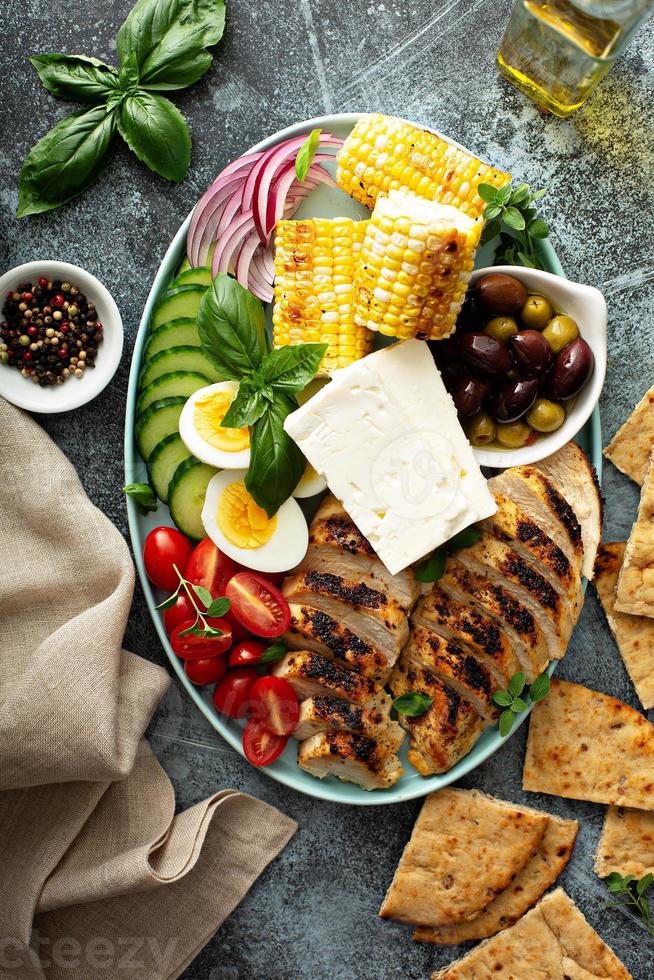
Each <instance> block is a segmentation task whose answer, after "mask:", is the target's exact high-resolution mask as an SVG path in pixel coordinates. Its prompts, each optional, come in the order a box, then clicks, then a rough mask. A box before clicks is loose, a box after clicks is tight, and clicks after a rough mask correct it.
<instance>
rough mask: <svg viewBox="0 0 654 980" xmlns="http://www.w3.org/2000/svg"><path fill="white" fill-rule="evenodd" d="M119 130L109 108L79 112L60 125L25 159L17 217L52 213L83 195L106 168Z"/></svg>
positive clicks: (21, 175) (66, 118) (101, 107)
mask: <svg viewBox="0 0 654 980" xmlns="http://www.w3.org/2000/svg"><path fill="white" fill-rule="evenodd" d="M115 130H116V122H115V118H114V115H113V113H112V112H111V111H108V110H107V109H106V107H105V106H96V107H95V108H93V109H79V110H78V111H77V112H72V113H71V114H70V115H69V116H66V117H65V118H64V119H62V120H61V121H60V122H58V123H57V125H56V126H55V127H54V128H53V129H51V130H50V132H49V133H47V134H46V135H45V136H44V137H43V139H40V140H39V142H38V143H37V144H36V146H33V147H32V149H31V150H30V152H29V153H28V154H27V157H26V158H25V162H24V163H23V166H22V168H21V171H20V182H19V192H18V210H17V212H16V215H17V217H19V218H24V217H25V215H28V214H41V213H42V212H43V211H51V210H52V209H53V208H58V207H59V206H60V205H61V204H64V203H65V202H66V201H69V200H70V199H71V197H75V196H76V195H77V194H81V192H82V191H83V190H85V189H86V188H87V187H88V186H89V184H91V183H93V181H94V180H95V178H96V177H97V176H98V174H99V173H100V171H101V169H102V167H103V166H104V164H105V161H106V156H107V151H108V149H109V144H110V143H111V138H112V136H113V135H114V132H115Z"/></svg>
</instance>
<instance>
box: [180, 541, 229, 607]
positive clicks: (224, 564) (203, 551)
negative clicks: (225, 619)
mask: <svg viewBox="0 0 654 980" xmlns="http://www.w3.org/2000/svg"><path fill="white" fill-rule="evenodd" d="M235 571H236V563H235V562H233V561H232V559H231V558H228V557H227V555H225V554H223V552H222V551H220V550H219V549H218V548H216V546H215V544H214V543H213V541H212V540H211V538H204V540H202V541H200V544H199V545H197V546H196V548H195V551H194V552H193V554H192V555H191V557H190V558H189V561H188V564H187V566H186V572H185V573H184V577H185V578H187V579H188V580H189V582H192V583H193V585H202V586H204V588H205V589H208V590H209V592H210V593H211V595H212V596H213V598H214V599H217V598H218V596H222V595H225V586H226V585H227V583H228V582H229V580H230V578H231V577H232V575H234V573H235Z"/></svg>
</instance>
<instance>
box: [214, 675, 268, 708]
mask: <svg viewBox="0 0 654 980" xmlns="http://www.w3.org/2000/svg"><path fill="white" fill-rule="evenodd" d="M258 678H259V674H258V673H257V671H256V670H253V669H252V668H251V667H237V668H236V670H230V671H229V673H228V674H226V676H225V677H224V678H223V680H222V681H221V682H220V684H218V686H217V687H216V689H215V691H214V692H213V703H214V706H215V707H216V709H217V710H218V711H220V712H221V714H223V715H227V716H228V717H229V718H245V716H246V714H247V713H248V710H249V708H250V691H251V689H252V686H253V684H254V682H255V681H256V680H258Z"/></svg>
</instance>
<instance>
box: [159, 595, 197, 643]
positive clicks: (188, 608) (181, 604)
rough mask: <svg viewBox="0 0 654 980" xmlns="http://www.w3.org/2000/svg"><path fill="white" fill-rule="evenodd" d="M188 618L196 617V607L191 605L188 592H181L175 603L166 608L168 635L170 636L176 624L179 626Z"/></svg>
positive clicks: (165, 627)
mask: <svg viewBox="0 0 654 980" xmlns="http://www.w3.org/2000/svg"><path fill="white" fill-rule="evenodd" d="M188 619H191V620H194V619H195V609H194V608H193V606H192V605H191V600H190V599H189V597H188V596H187V595H186V593H185V592H180V594H179V595H178V596H177V600H176V602H175V605H174V606H169V607H168V609H164V614H163V621H164V629H165V630H166V633H167V634H168V636H170V634H171V633H172V631H173V630H174V629H175V627H176V626H179V624H180V623H185V622H186V621H187V620H188Z"/></svg>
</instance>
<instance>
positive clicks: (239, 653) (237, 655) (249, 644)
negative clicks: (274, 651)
mask: <svg viewBox="0 0 654 980" xmlns="http://www.w3.org/2000/svg"><path fill="white" fill-rule="evenodd" d="M267 649H268V647H267V646H266V644H265V643H259V641H258V640H244V641H243V642H242V643H237V644H236V646H233V647H232V649H231V650H230V652H229V666H230V667H252V666H253V665H254V664H257V663H259V661H260V660H261V654H262V653H263V652H264V651H265V650H267Z"/></svg>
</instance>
